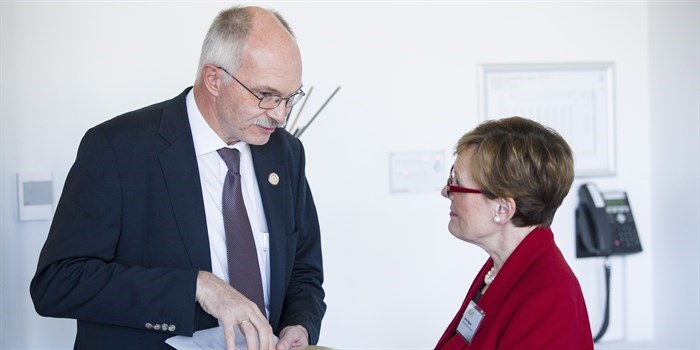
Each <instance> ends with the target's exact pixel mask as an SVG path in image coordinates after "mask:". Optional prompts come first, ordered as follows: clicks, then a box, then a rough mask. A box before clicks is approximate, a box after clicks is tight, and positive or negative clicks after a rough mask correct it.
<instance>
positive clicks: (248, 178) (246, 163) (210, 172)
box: [186, 90, 270, 316]
mask: <svg viewBox="0 0 700 350" xmlns="http://www.w3.org/2000/svg"><path fill="white" fill-rule="evenodd" d="M186 103H187V115H188V118H189V122H190V128H191V129H192V139H193V140H194V151H195V154H196V155H197V166H198V167H199V179H200V181H201V183H202V197H203V199H204V212H205V214H206V219H207V231H208V232H209V250H210V252H211V266H212V272H213V273H214V275H216V276H218V277H219V278H221V279H222V280H224V281H227V282H229V283H230V281H229V278H228V264H227V258H226V233H225V232H224V217H223V214H222V209H221V198H222V191H223V188H224V180H225V179H226V174H227V172H228V167H227V166H226V163H224V160H223V159H221V157H220V156H219V154H218V153H217V152H216V151H217V150H218V149H220V148H222V147H229V148H235V149H238V150H239V151H240V152H241V169H240V172H241V188H242V191H243V202H244V203H245V207H246V211H247V212H248V219H249V220H250V226H251V229H252V232H253V236H254V238H255V246H256V247H257V251H258V263H259V265H260V275H261V276H262V278H261V279H262V284H263V286H262V287H263V296H264V298H265V309H266V311H267V316H269V314H270V302H269V300H270V297H269V295H270V293H269V288H268V286H269V285H270V267H269V264H268V261H270V252H269V234H268V232H267V221H266V220H265V212H264V210H263V205H262V199H261V197H260V190H259V189H258V181H257V179H256V177H255V168H254V167H253V158H252V156H251V153H250V146H249V145H248V144H247V143H245V142H243V141H239V142H237V143H236V144H234V145H231V146H228V145H226V143H225V142H224V141H223V140H222V139H221V138H220V137H219V135H217V134H216V133H215V132H214V130H212V128H211V127H210V126H209V124H207V122H206V121H205V120H204V117H203V116H202V114H201V113H200V112H199V109H198V108H197V103H196V102H195V100H194V93H193V92H192V90H190V92H189V93H188V94H187V100H186Z"/></svg>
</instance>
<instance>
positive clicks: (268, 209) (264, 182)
mask: <svg viewBox="0 0 700 350" xmlns="http://www.w3.org/2000/svg"><path fill="white" fill-rule="evenodd" d="M271 143H273V141H272V140H271V141H270V143H268V144H267V145H266V146H253V145H251V147H250V149H251V154H252V156H253V166H254V168H255V177H256V179H257V181H258V188H259V189H260V197H261V198H262V203H263V209H264V210H265V218H266V219H267V229H268V231H269V234H270V287H269V289H270V321H271V322H270V323H271V324H273V325H274V324H276V323H277V322H279V319H276V318H277V317H279V316H278V315H280V314H281V312H282V302H283V300H284V291H285V262H286V261H287V257H286V255H285V254H286V251H287V248H286V237H285V232H286V231H285V226H284V218H285V217H287V215H289V211H290V210H291V208H287V206H286V203H287V202H286V201H285V200H284V195H285V191H284V189H285V188H287V187H288V186H290V184H289V183H285V182H288V181H291V179H289V178H284V177H283V176H284V174H286V173H287V172H286V171H285V169H284V164H283V162H281V161H280V160H281V159H284V154H283V149H282V148H281V147H273V146H272V145H271ZM273 173H274V174H276V175H277V176H278V177H279V183H277V184H273V182H274V181H272V180H271V179H270V176H271V174H273Z"/></svg>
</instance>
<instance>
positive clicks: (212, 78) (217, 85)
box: [201, 64, 223, 97]
mask: <svg viewBox="0 0 700 350" xmlns="http://www.w3.org/2000/svg"><path fill="white" fill-rule="evenodd" d="M201 74H202V76H201V79H202V82H203V84H204V87H205V88H206V89H207V91H208V92H209V93H210V94H211V95H212V96H217V97H218V96H219V95H220V94H221V88H222V87H223V82H222V80H221V79H219V75H220V74H219V69H218V68H216V67H214V66H212V65H210V64H207V65H204V67H202V73H201Z"/></svg>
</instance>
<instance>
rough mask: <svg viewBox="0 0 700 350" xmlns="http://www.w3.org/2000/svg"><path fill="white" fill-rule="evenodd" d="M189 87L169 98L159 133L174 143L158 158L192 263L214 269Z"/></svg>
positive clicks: (198, 266) (204, 268)
mask: <svg viewBox="0 0 700 350" xmlns="http://www.w3.org/2000/svg"><path fill="white" fill-rule="evenodd" d="M189 90H190V89H189V88H188V89H186V90H185V91H184V92H183V93H182V94H180V95H179V96H178V97H176V98H174V99H172V100H170V101H169V102H167V104H166V106H165V108H164V110H163V116H162V119H161V124H160V130H159V133H160V134H161V136H162V137H163V138H165V139H166V140H167V141H168V142H169V143H170V147H169V148H167V149H165V150H164V151H163V152H161V153H160V154H159V156H158V158H159V160H160V165H161V168H162V170H163V177H164V179H165V185H166V187H167V189H168V194H169V195H170V201H171V203H172V206H173V212H174V214H175V221H176V222H177V226H178V228H179V231H180V236H181V238H182V240H183V242H184V245H185V247H186V249H187V251H188V254H189V258H190V261H191V263H192V266H193V267H196V268H199V269H202V270H206V271H211V258H210V253H209V235H208V233H207V224H206V217H205V215H204V203H203V201H202V187H201V185H200V179H199V168H198V166H197V156H196V154H195V152H194V142H193V141H192V131H191V129H190V125H189V121H188V119H187V106H186V103H185V96H186V95H187V93H188V91H189Z"/></svg>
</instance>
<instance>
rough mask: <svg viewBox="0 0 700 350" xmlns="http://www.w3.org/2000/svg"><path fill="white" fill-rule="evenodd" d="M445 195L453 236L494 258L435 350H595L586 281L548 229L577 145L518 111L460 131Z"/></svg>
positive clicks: (563, 193)
mask: <svg viewBox="0 0 700 350" xmlns="http://www.w3.org/2000/svg"><path fill="white" fill-rule="evenodd" d="M455 154H456V155H457V159H456V160H455V163H454V166H453V167H452V171H451V173H450V177H449V179H448V180H447V186H445V188H444V189H443V191H442V195H443V196H445V197H446V198H448V199H449V200H450V201H451V205H450V223H449V225H448V228H449V231H450V233H452V234H453V235H454V236H455V237H457V238H459V239H461V240H463V241H466V242H469V243H472V244H475V245H477V246H479V247H481V248H482V249H484V250H485V251H486V252H487V253H488V254H489V256H490V258H489V259H488V260H487V261H486V263H485V264H484V266H483V267H482V268H481V271H480V272H479V274H478V275H477V276H476V279H474V281H473V282H472V285H471V287H470V288H469V292H468V293H467V297H466V299H465V300H464V303H463V305H462V307H461V308H460V310H459V312H457V315H456V316H455V318H454V320H453V321H452V323H450V325H449V327H448V328H447V330H446V331H445V333H444V334H443V336H442V338H440V341H439V342H438V344H437V345H436V347H435V348H436V349H557V350H561V349H593V340H592V336H591V328H590V323H589V321H588V313H587V311H586V304H585V301H584V299H583V294H582V292H581V287H580V285H579V283H578V280H577V279H576V276H575V275H574V273H573V272H572V271H571V268H570V267H569V265H568V264H567V263H566V261H565V260H564V257H563V256H562V254H561V252H560V251H559V248H557V246H556V245H555V244H554V238H553V235H552V231H551V230H550V228H549V226H550V225H551V223H552V219H553V218H554V213H555V212H556V210H557V208H559V205H561V203H562V201H563V200H564V197H566V194H567V193H568V192H569V189H570V188H571V183H572V182H573V178H574V161H573V155H572V152H571V148H569V146H568V145H567V143H566V141H564V139H563V138H562V137H561V136H559V135H558V134H557V133H556V132H555V131H553V130H551V129H548V128H545V127H544V126H542V125H540V124H538V123H536V122H534V121H531V120H528V119H524V118H520V117H512V118H506V119H501V120H494V121H487V122H484V123H483V124H481V125H479V126H478V127H477V128H476V129H474V130H472V131H470V132H468V133H467V134H466V135H464V136H462V138H461V139H460V140H459V143H458V144H457V147H456V151H455Z"/></svg>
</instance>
